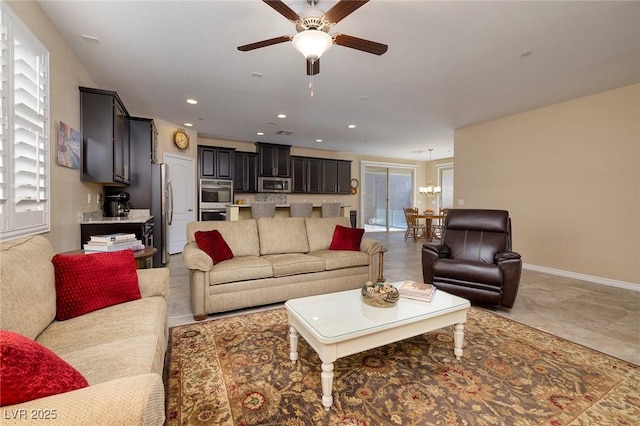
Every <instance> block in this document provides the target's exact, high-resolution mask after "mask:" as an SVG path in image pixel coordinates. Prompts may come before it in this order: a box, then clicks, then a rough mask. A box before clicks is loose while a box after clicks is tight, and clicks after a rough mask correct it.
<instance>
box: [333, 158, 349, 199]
mask: <svg viewBox="0 0 640 426" xmlns="http://www.w3.org/2000/svg"><path fill="white" fill-rule="evenodd" d="M336 176H337V184H338V187H337V193H338V194H351V161H344V160H338V165H337V175H336Z"/></svg>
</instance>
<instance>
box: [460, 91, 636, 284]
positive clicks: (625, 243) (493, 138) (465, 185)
mask: <svg viewBox="0 0 640 426" xmlns="http://www.w3.org/2000/svg"><path fill="white" fill-rule="evenodd" d="M454 137H455V153H456V157H455V189H454V193H455V199H456V200H464V207H465V208H496V209H506V210H509V211H510V213H511V216H512V218H513V229H514V241H513V242H514V249H515V250H516V251H518V252H520V253H521V254H522V256H523V260H524V262H525V263H526V264H529V265H536V266H541V267H545V268H552V269H556V270H559V271H561V272H562V271H569V272H573V273H577V274H585V275H588V276H591V277H600V278H603V279H605V280H613V281H620V282H622V283H621V284H623V285H624V284H625V283H633V284H636V285H639V286H640V84H635V85H631V86H627V87H622V88H619V89H616V90H611V91H607V92H604V93H599V94H596V95H592V96H587V97H584V98H580V99H575V100H572V101H568V102H564V103H560V104H556V105H552V106H549V107H545V108H540V109H536V110H533V111H529V112H526V113H522V114H518V115H514V116H510V117H505V118H501V119H498V120H494V121H491V122H487V123H483V124H478V125H475V126H471V127H467V128H464V129H460V130H457V131H456V132H455V136H454ZM614 285H615V284H614Z"/></svg>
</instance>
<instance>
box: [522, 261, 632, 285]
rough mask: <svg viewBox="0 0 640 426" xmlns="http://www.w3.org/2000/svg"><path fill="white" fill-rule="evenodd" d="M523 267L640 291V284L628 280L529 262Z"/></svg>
mask: <svg viewBox="0 0 640 426" xmlns="http://www.w3.org/2000/svg"><path fill="white" fill-rule="evenodd" d="M522 268H523V269H527V270H529V271H536V272H544V273H545V274H550V275H558V276H560V277H566V278H573V279H576V280H582V281H587V282H591V283H596V284H603V285H608V286H611V287H618V288H624V289H627V290H633V291H640V284H635V283H629V282H626V281H618V280H612V279H609V278H602V277H596V276H594V275H586V274H579V273H577V272H571V271H563V270H562V269H554V268H547V267H546V266H538V265H531V264H529V263H523V264H522Z"/></svg>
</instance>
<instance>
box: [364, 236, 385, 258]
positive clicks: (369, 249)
mask: <svg viewBox="0 0 640 426" xmlns="http://www.w3.org/2000/svg"><path fill="white" fill-rule="evenodd" d="M360 251H361V252H364V253H367V254H368V255H369V256H373V255H374V254H376V253H380V252H381V251H382V244H380V241H378V240H374V239H372V238H366V237H363V238H362V240H361V241H360Z"/></svg>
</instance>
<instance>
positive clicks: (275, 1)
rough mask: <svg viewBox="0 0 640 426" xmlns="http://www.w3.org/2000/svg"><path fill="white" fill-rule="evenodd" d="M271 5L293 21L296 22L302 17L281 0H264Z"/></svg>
mask: <svg viewBox="0 0 640 426" xmlns="http://www.w3.org/2000/svg"><path fill="white" fill-rule="evenodd" d="M262 1H264V2H265V3H266V4H268V5H269V6H271V7H272V8H273V9H274V10H275V11H276V12H278V13H279V14H280V15H282V16H284V17H285V18H287V19H288V20H290V21H291V22H296V21H297V20H299V19H300V15H298V14H297V13H296V12H294V11H293V10H292V9H291V8H290V7H289V6H287V5H286V4H284V3H283V2H282V1H281V0H262Z"/></svg>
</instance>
